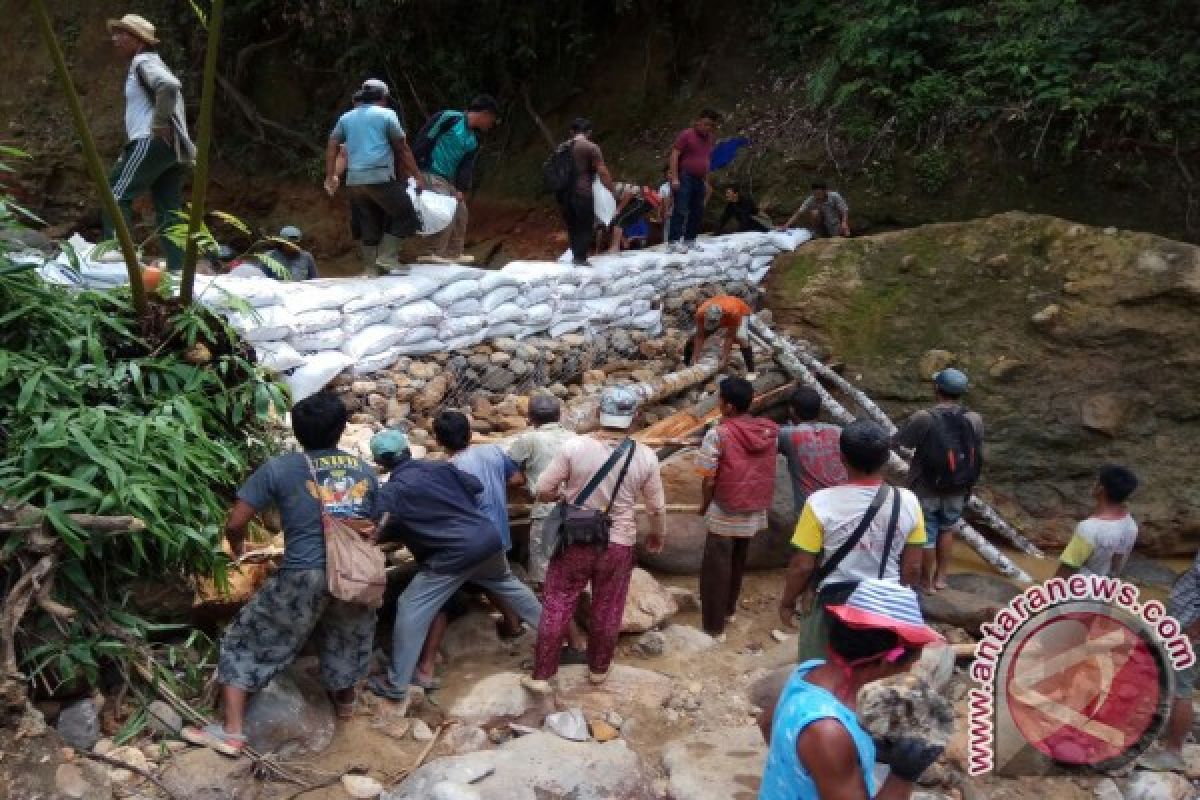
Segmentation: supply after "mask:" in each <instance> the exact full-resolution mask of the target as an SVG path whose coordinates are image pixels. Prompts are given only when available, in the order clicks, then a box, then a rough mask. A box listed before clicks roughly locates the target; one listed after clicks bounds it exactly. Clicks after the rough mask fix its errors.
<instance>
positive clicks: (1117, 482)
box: [1056, 464, 1138, 578]
mask: <svg viewBox="0 0 1200 800" xmlns="http://www.w3.org/2000/svg"><path fill="white" fill-rule="evenodd" d="M1137 485H1138V479H1137V476H1136V475H1134V474H1133V471H1132V470H1130V469H1128V468H1127V467H1122V466H1120V465H1117V464H1106V465H1105V466H1103V467H1101V468H1100V474H1099V475H1097V476H1096V483H1095V484H1094V485H1093V486H1092V497H1093V498H1094V500H1095V502H1096V508H1095V510H1094V511H1093V512H1092V515H1091V516H1090V517H1088V518H1087V519H1085V520H1083V521H1082V522H1080V523H1079V524H1078V525H1076V526H1075V535H1074V536H1072V537H1071V541H1070V542H1068V543H1067V547H1066V549H1065V550H1063V551H1062V555H1061V556H1059V565H1058V572H1057V573H1056V574H1057V576H1058V577H1060V578H1068V577H1070V576H1071V575H1074V574H1075V573H1076V572H1082V573H1083V574H1085V575H1105V576H1110V575H1111V576H1113V577H1120V575H1121V571H1122V570H1123V569H1124V568H1125V560H1126V559H1127V558H1129V554H1130V553H1131V552H1132V551H1133V545H1134V542H1136V541H1137V533H1138V527H1137V523H1136V522H1134V521H1133V517H1132V516H1130V514H1129V509H1127V508H1126V507H1125V501H1126V500H1127V499H1129V496H1130V495H1131V494H1133V492H1134V490H1135V489H1137Z"/></svg>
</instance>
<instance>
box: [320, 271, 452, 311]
mask: <svg viewBox="0 0 1200 800" xmlns="http://www.w3.org/2000/svg"><path fill="white" fill-rule="evenodd" d="M362 283H363V284H365V286H364V287H363V290H362V291H360V293H359V295H358V296H357V297H355V298H354V299H353V300H350V301H348V302H347V303H346V304H345V305H344V306H342V311H344V312H345V313H347V314H350V313H352V312H355V311H362V310H363V309H367V308H375V307H376V306H380V305H393V306H402V305H405V304H406V303H412V302H414V301H416V300H421V299H423V298H426V297H429V295H431V294H433V293H434V292H436V291H437V290H438V289H440V288H442V286H443V285H444V284H445V281H440V280H435V279H434V278H433V277H431V276H427V275H385V276H384V277H382V278H370V279H368V280H365V281H362Z"/></svg>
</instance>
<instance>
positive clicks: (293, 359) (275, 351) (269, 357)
mask: <svg viewBox="0 0 1200 800" xmlns="http://www.w3.org/2000/svg"><path fill="white" fill-rule="evenodd" d="M254 354H255V356H257V357H258V363H259V365H260V366H262V367H264V368H266V369H269V370H270V371H271V372H287V371H288V370H289V369H295V368H296V367H298V366H300V365H301V364H303V363H304V356H302V355H300V353H299V352H298V351H297V350H296V348H294V347H292V346H291V345H290V344H288V343H287V342H259V343H257V344H256V345H254Z"/></svg>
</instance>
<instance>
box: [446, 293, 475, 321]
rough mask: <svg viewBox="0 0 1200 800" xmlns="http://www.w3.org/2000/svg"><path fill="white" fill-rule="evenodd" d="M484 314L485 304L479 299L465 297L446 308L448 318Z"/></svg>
mask: <svg viewBox="0 0 1200 800" xmlns="http://www.w3.org/2000/svg"><path fill="white" fill-rule="evenodd" d="M482 313H483V303H481V302H479V298H478V297H464V298H463V299H462V300H459V301H458V302H456V303H453V304H451V305H450V306H449V307H447V308H446V316H448V317H461V316H472V315H477V314H482Z"/></svg>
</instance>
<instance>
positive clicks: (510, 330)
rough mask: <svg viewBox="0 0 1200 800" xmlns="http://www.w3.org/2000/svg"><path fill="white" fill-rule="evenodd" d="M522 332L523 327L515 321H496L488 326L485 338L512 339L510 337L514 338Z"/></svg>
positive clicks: (523, 330)
mask: <svg viewBox="0 0 1200 800" xmlns="http://www.w3.org/2000/svg"><path fill="white" fill-rule="evenodd" d="M524 332H525V329H524V328H523V327H522V326H521V325H519V324H517V323H516V322H501V323H498V324H495V325H489V326H488V329H487V338H488V339H499V338H501V337H508V338H510V339H512V338H516V337H518V336H520V335H521V334H523V333H524Z"/></svg>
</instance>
